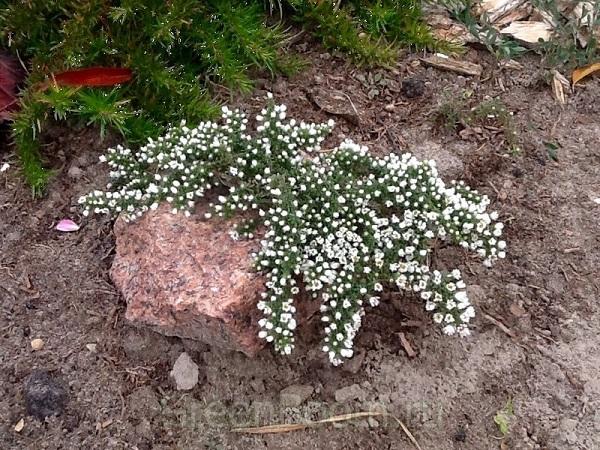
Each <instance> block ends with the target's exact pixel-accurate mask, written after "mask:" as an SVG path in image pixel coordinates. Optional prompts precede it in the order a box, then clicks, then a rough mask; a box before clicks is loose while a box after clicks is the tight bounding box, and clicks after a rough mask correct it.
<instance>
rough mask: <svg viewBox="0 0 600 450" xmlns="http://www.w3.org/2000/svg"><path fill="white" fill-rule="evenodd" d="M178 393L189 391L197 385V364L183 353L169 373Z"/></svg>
mask: <svg viewBox="0 0 600 450" xmlns="http://www.w3.org/2000/svg"><path fill="white" fill-rule="evenodd" d="M170 375H171V377H172V378H173V380H174V381H175V387H176V388H177V390H178V391H189V390H190V389H194V387H195V386H196V385H197V384H198V364H196V363H195V362H194V361H192V358H190V355H188V354H187V353H185V352H183V353H182V354H181V355H179V358H177V361H175V364H174V365H173V370H171V373H170Z"/></svg>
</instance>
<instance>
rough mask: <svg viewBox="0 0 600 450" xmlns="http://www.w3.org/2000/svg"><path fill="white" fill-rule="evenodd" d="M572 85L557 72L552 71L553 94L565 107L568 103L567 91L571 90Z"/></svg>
mask: <svg viewBox="0 0 600 450" xmlns="http://www.w3.org/2000/svg"><path fill="white" fill-rule="evenodd" d="M569 88H570V85H569V81H568V80H567V79H566V78H565V77H564V76H563V75H562V74H561V73H560V72H558V71H557V70H553V71H552V93H553V94H554V98H556V100H557V101H558V103H560V104H561V105H564V104H565V103H567V98H566V96H565V90H567V91H568V90H569Z"/></svg>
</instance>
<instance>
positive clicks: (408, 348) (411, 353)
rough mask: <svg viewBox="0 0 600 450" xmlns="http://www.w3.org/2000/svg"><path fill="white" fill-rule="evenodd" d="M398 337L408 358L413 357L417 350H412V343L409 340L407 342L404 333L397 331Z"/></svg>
mask: <svg viewBox="0 0 600 450" xmlns="http://www.w3.org/2000/svg"><path fill="white" fill-rule="evenodd" d="M398 337H399V338H400V343H401V344H402V347H403V348H404V351H405V352H406V355H407V356H408V357H409V358H414V357H415V356H417V352H415V351H414V350H413V348H412V345H410V342H408V339H406V336H405V335H404V333H402V332H401V333H398Z"/></svg>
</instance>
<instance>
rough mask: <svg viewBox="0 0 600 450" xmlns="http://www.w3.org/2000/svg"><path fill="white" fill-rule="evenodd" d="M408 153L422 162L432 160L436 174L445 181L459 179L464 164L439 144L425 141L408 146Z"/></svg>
mask: <svg viewBox="0 0 600 450" xmlns="http://www.w3.org/2000/svg"><path fill="white" fill-rule="evenodd" d="M408 152H410V153H412V154H413V155H414V156H415V157H416V158H417V159H420V160H422V161H424V160H429V159H432V160H434V161H435V163H436V167H437V169H438V173H439V174H440V176H441V177H442V178H444V179H445V181H449V180H454V179H459V178H461V176H462V174H463V171H464V164H463V162H462V161H461V160H460V158H458V157H457V156H456V155H454V154H453V153H450V152H449V151H448V150H445V149H444V148H442V146H441V145H440V144H438V143H437V142H433V141H425V142H423V143H416V144H415V145H412V146H409V148H408Z"/></svg>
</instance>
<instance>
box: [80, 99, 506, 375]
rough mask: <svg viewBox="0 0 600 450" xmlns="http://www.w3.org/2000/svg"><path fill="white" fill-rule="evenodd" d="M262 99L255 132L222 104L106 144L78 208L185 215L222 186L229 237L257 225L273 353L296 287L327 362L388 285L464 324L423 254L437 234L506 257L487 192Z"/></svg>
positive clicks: (286, 349)
mask: <svg viewBox="0 0 600 450" xmlns="http://www.w3.org/2000/svg"><path fill="white" fill-rule="evenodd" d="M267 103H268V104H267V106H266V107H265V109H263V110H262V111H261V113H260V114H259V115H257V116H256V126H255V130H254V132H253V133H250V132H249V131H248V128H249V122H248V118H247V117H246V115H245V114H244V113H242V112H241V111H239V110H235V111H232V110H230V109H228V108H227V107H224V108H223V115H222V122H221V123H215V122H203V123H200V124H199V125H198V126H196V127H194V128H189V127H188V126H186V124H185V123H182V124H181V126H179V127H174V128H172V129H170V131H168V133H167V134H166V135H165V136H163V137H161V138H159V139H158V140H149V141H148V143H147V144H146V145H145V146H143V147H142V148H141V149H139V151H137V152H135V153H134V152H132V151H131V150H129V149H125V148H123V147H121V146H118V147H116V148H114V149H110V150H108V153H107V154H106V156H102V157H101V161H105V162H107V163H108V165H109V167H110V168H111V171H110V177H111V179H112V182H111V183H110V184H108V185H107V188H106V190H105V191H94V192H91V193H90V194H88V195H86V196H84V197H82V198H81V199H80V203H81V204H82V205H83V208H84V210H83V214H84V215H88V214H89V213H90V212H94V213H111V212H112V213H120V214H122V216H123V217H124V218H125V220H135V219H136V218H138V217H140V216H141V215H142V214H144V213H145V212H146V211H148V210H155V209H156V208H157V207H158V205H159V203H161V202H165V201H166V202H167V203H169V204H170V205H171V208H172V212H173V213H178V212H180V211H181V212H183V213H184V214H186V215H190V214H191V213H192V212H193V210H194V208H195V205H196V202H197V201H199V200H202V199H203V198H204V197H205V196H206V194H207V193H208V192H209V191H215V190H216V191H217V192H219V191H220V192H222V193H223V194H224V195H221V196H219V197H218V202H216V204H213V203H211V204H210V205H209V206H210V208H209V211H210V212H208V213H206V216H207V217H210V216H211V215H212V214H216V215H218V216H222V217H230V216H232V215H233V214H235V213H242V214H240V216H241V217H242V218H243V220H242V221H240V222H239V223H238V225H236V226H235V228H234V229H232V230H231V236H232V238H234V239H239V238H253V237H254V235H255V234H257V235H259V236H260V248H259V249H258V250H257V253H256V254H254V258H255V262H256V267H257V269H258V270H259V271H261V272H264V273H265V275H266V280H267V281H266V286H265V288H266V289H265V292H263V293H262V298H261V299H260V301H259V302H258V308H259V309H260V310H261V311H262V314H263V318H261V319H260V321H259V325H260V332H259V336H260V337H261V338H263V339H265V340H267V341H268V342H271V343H272V344H273V345H274V347H275V349H276V350H277V351H278V352H281V353H282V354H289V353H291V352H292V350H293V348H294V333H295V329H296V324H297V318H296V306H295V302H297V301H301V296H300V295H299V294H300V291H301V290H305V291H306V292H308V293H310V295H312V296H314V297H318V298H319V299H320V301H321V307H320V309H321V320H322V322H323V328H324V338H323V347H322V348H323V351H324V352H325V353H327V355H328V356H329V360H330V361H331V363H332V364H334V365H339V364H341V363H342V362H343V360H344V359H345V358H350V357H352V355H353V347H354V339H355V336H356V333H357V331H358V330H359V328H360V326H361V323H362V320H363V316H364V312H365V307H367V306H371V307H375V306H377V305H378V303H379V301H380V296H381V292H382V291H383V290H384V288H385V287H390V286H391V287H394V286H395V287H397V288H399V289H401V290H404V291H411V292H414V293H416V294H417V295H418V296H419V297H420V298H421V299H422V300H423V301H424V303H425V309H426V310H427V311H430V312H431V313H432V316H433V321H434V322H435V323H437V324H439V325H440V326H441V328H442V330H443V332H444V333H445V334H447V335H454V334H458V335H460V336H467V335H468V334H469V322H470V321H471V319H472V318H473V317H474V315H475V311H474V308H473V306H472V305H471V303H470V302H469V298H468V296H467V293H466V285H465V283H464V281H463V279H462V275H461V272H460V271H459V270H458V269H454V270H451V271H439V270H435V269H433V268H431V267H430V264H429V262H430V259H431V258H430V256H431V252H432V248H433V246H434V243H435V242H436V241H439V240H442V241H446V242H448V243H451V244H456V245H459V246H461V247H464V248H466V249H469V250H471V251H474V252H476V253H477V254H478V255H480V256H481V258H482V259H483V262H484V264H486V265H490V264H491V263H492V262H494V261H495V260H497V259H498V258H504V257H505V247H506V243H505V242H504V241H503V240H501V234H502V229H503V225H502V223H501V222H498V221H497V219H498V214H497V213H496V212H491V213H489V212H488V211H487V209H488V206H489V203H490V201H489V199H488V198H487V197H486V196H485V195H480V194H478V193H477V192H475V191H473V190H471V189H470V188H469V187H467V186H465V185H464V184H463V183H462V182H452V183H451V184H449V185H447V184H446V183H445V182H444V181H443V180H442V179H441V178H440V177H439V175H438V172H437V169H436V165H435V162H434V161H419V160H417V159H416V158H415V157H414V156H412V155H411V154H408V153H406V154H402V155H399V154H395V153H391V154H389V155H387V156H383V157H375V156H372V155H370V154H369V152H368V151H367V148H366V147H364V146H361V145H359V144H357V143H354V142H352V141H351V140H346V141H344V142H342V143H341V144H340V145H339V146H338V147H337V148H335V149H333V150H323V149H322V148H321V144H322V143H323V141H324V139H325V138H326V136H327V135H328V134H329V133H330V132H331V130H332V128H333V126H334V124H333V121H329V122H328V123H327V124H312V123H305V122H297V121H295V120H294V119H291V120H288V119H287V118H286V107H285V105H276V104H275V102H274V101H273V99H272V96H270V95H269V99H268V102H267ZM257 230H260V231H259V232H257Z"/></svg>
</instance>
